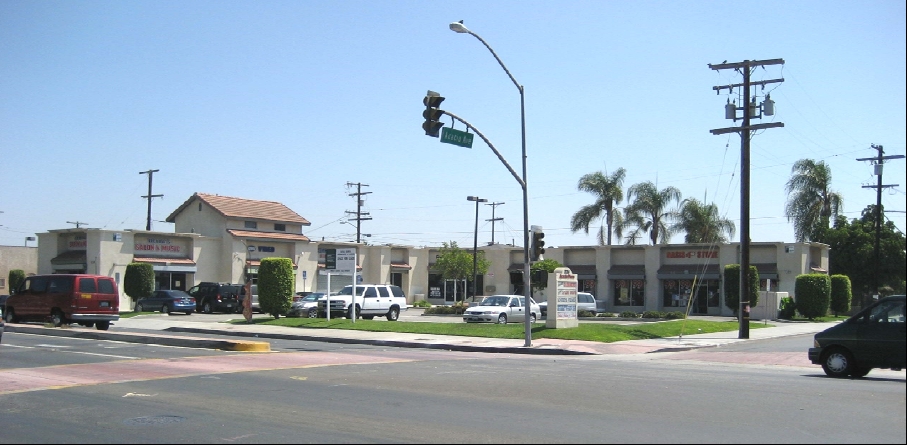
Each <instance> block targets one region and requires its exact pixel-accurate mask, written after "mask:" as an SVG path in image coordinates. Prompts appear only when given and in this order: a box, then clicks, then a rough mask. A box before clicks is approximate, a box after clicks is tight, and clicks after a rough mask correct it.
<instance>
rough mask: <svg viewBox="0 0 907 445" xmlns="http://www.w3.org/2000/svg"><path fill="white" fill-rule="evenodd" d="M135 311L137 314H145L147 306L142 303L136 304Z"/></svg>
mask: <svg viewBox="0 0 907 445" xmlns="http://www.w3.org/2000/svg"><path fill="white" fill-rule="evenodd" d="M135 311H136V312H145V305H144V304H142V303H136V304H135Z"/></svg>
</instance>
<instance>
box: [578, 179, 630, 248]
mask: <svg viewBox="0 0 907 445" xmlns="http://www.w3.org/2000/svg"><path fill="white" fill-rule="evenodd" d="M626 174H627V171H626V170H624V169H623V168H619V169H617V171H615V172H614V173H612V174H611V175H610V176H608V175H605V174H603V173H602V172H600V171H597V172H595V173H589V174H587V175H583V177H582V178H580V179H579V183H578V184H577V186H576V188H577V189H579V190H580V191H582V192H589V193H592V194H594V195H595V202H594V203H592V204H589V205H587V206H583V207H582V208H580V209H579V211H577V212H576V213H574V214H573V217H572V218H570V230H572V231H573V232H574V233H576V232H578V231H580V229H582V230H584V231H585V232H586V233H587V234H588V233H589V225H590V224H592V221H593V220H595V219H598V218H601V217H602V213H604V217H605V224H604V225H602V226H601V228H599V229H598V244H599V245H600V246H604V245H605V232H606V231H605V227H606V226H607V228H608V229H607V233H608V236H607V245H609V246H610V245H611V233H612V232H613V229H614V224H615V218H616V219H617V221H616V223H617V224H618V225H619V224H620V222H621V221H620V218H621V216H620V213H614V205H615V204H620V202H621V201H623V199H624V191H623V184H624V177H625V176H626Z"/></svg>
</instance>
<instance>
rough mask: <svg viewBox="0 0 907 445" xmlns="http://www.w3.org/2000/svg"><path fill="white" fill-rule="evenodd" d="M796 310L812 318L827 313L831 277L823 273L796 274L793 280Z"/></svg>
mask: <svg viewBox="0 0 907 445" xmlns="http://www.w3.org/2000/svg"><path fill="white" fill-rule="evenodd" d="M794 299H796V300H797V311H799V312H800V314H802V315H803V316H804V317H806V318H808V319H810V320H812V319H815V318H819V317H823V316H825V314H827V313H828V307H829V303H830V301H831V277H829V276H828V275H825V274H823V273H809V274H803V275H798V276H797V278H796V281H795V282H794Z"/></svg>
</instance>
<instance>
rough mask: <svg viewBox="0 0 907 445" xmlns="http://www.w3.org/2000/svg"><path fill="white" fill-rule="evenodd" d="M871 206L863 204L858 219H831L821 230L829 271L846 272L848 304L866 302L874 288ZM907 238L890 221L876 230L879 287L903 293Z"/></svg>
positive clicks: (906, 267)
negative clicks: (829, 226)
mask: <svg viewBox="0 0 907 445" xmlns="http://www.w3.org/2000/svg"><path fill="white" fill-rule="evenodd" d="M875 220H876V217H875V205H870V206H867V207H866V208H865V209H864V210H863V213H862V215H861V217H860V218H859V219H856V218H855V219H852V220H851V221H849V222H848V221H847V218H845V217H844V216H838V217H837V219H835V224H834V227H832V228H831V229H828V230H826V231H825V232H824V233H823V236H822V238H821V240H820V241H821V242H823V243H825V244H828V245H829V247H830V251H829V258H828V260H829V273H834V274H841V275H847V276H848V277H849V278H850V283H851V288H852V292H853V298H854V300H853V302H852V304H859V303H860V302H864V303H867V302H868V301H869V298H870V296H871V295H873V294H875V293H876V292H878V291H879V290H877V289H875V281H876V277H875V273H876V258H875ZM905 248H907V238H905V236H904V234H903V233H902V232H901V231H900V230H898V228H897V226H895V225H894V223H892V222H891V221H885V222H884V223H883V224H882V227H880V230H879V267H878V285H879V289H885V288H890V289H891V292H893V293H898V294H903V293H904V291H905V284H904V283H905V277H907V255H905Z"/></svg>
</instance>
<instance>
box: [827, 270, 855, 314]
mask: <svg viewBox="0 0 907 445" xmlns="http://www.w3.org/2000/svg"><path fill="white" fill-rule="evenodd" d="M851 298H853V295H852V293H851V287H850V278H847V275H832V276H831V311H832V312H834V314H835V317H837V316H838V314H846V313H847V312H849V311H850V300H851Z"/></svg>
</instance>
